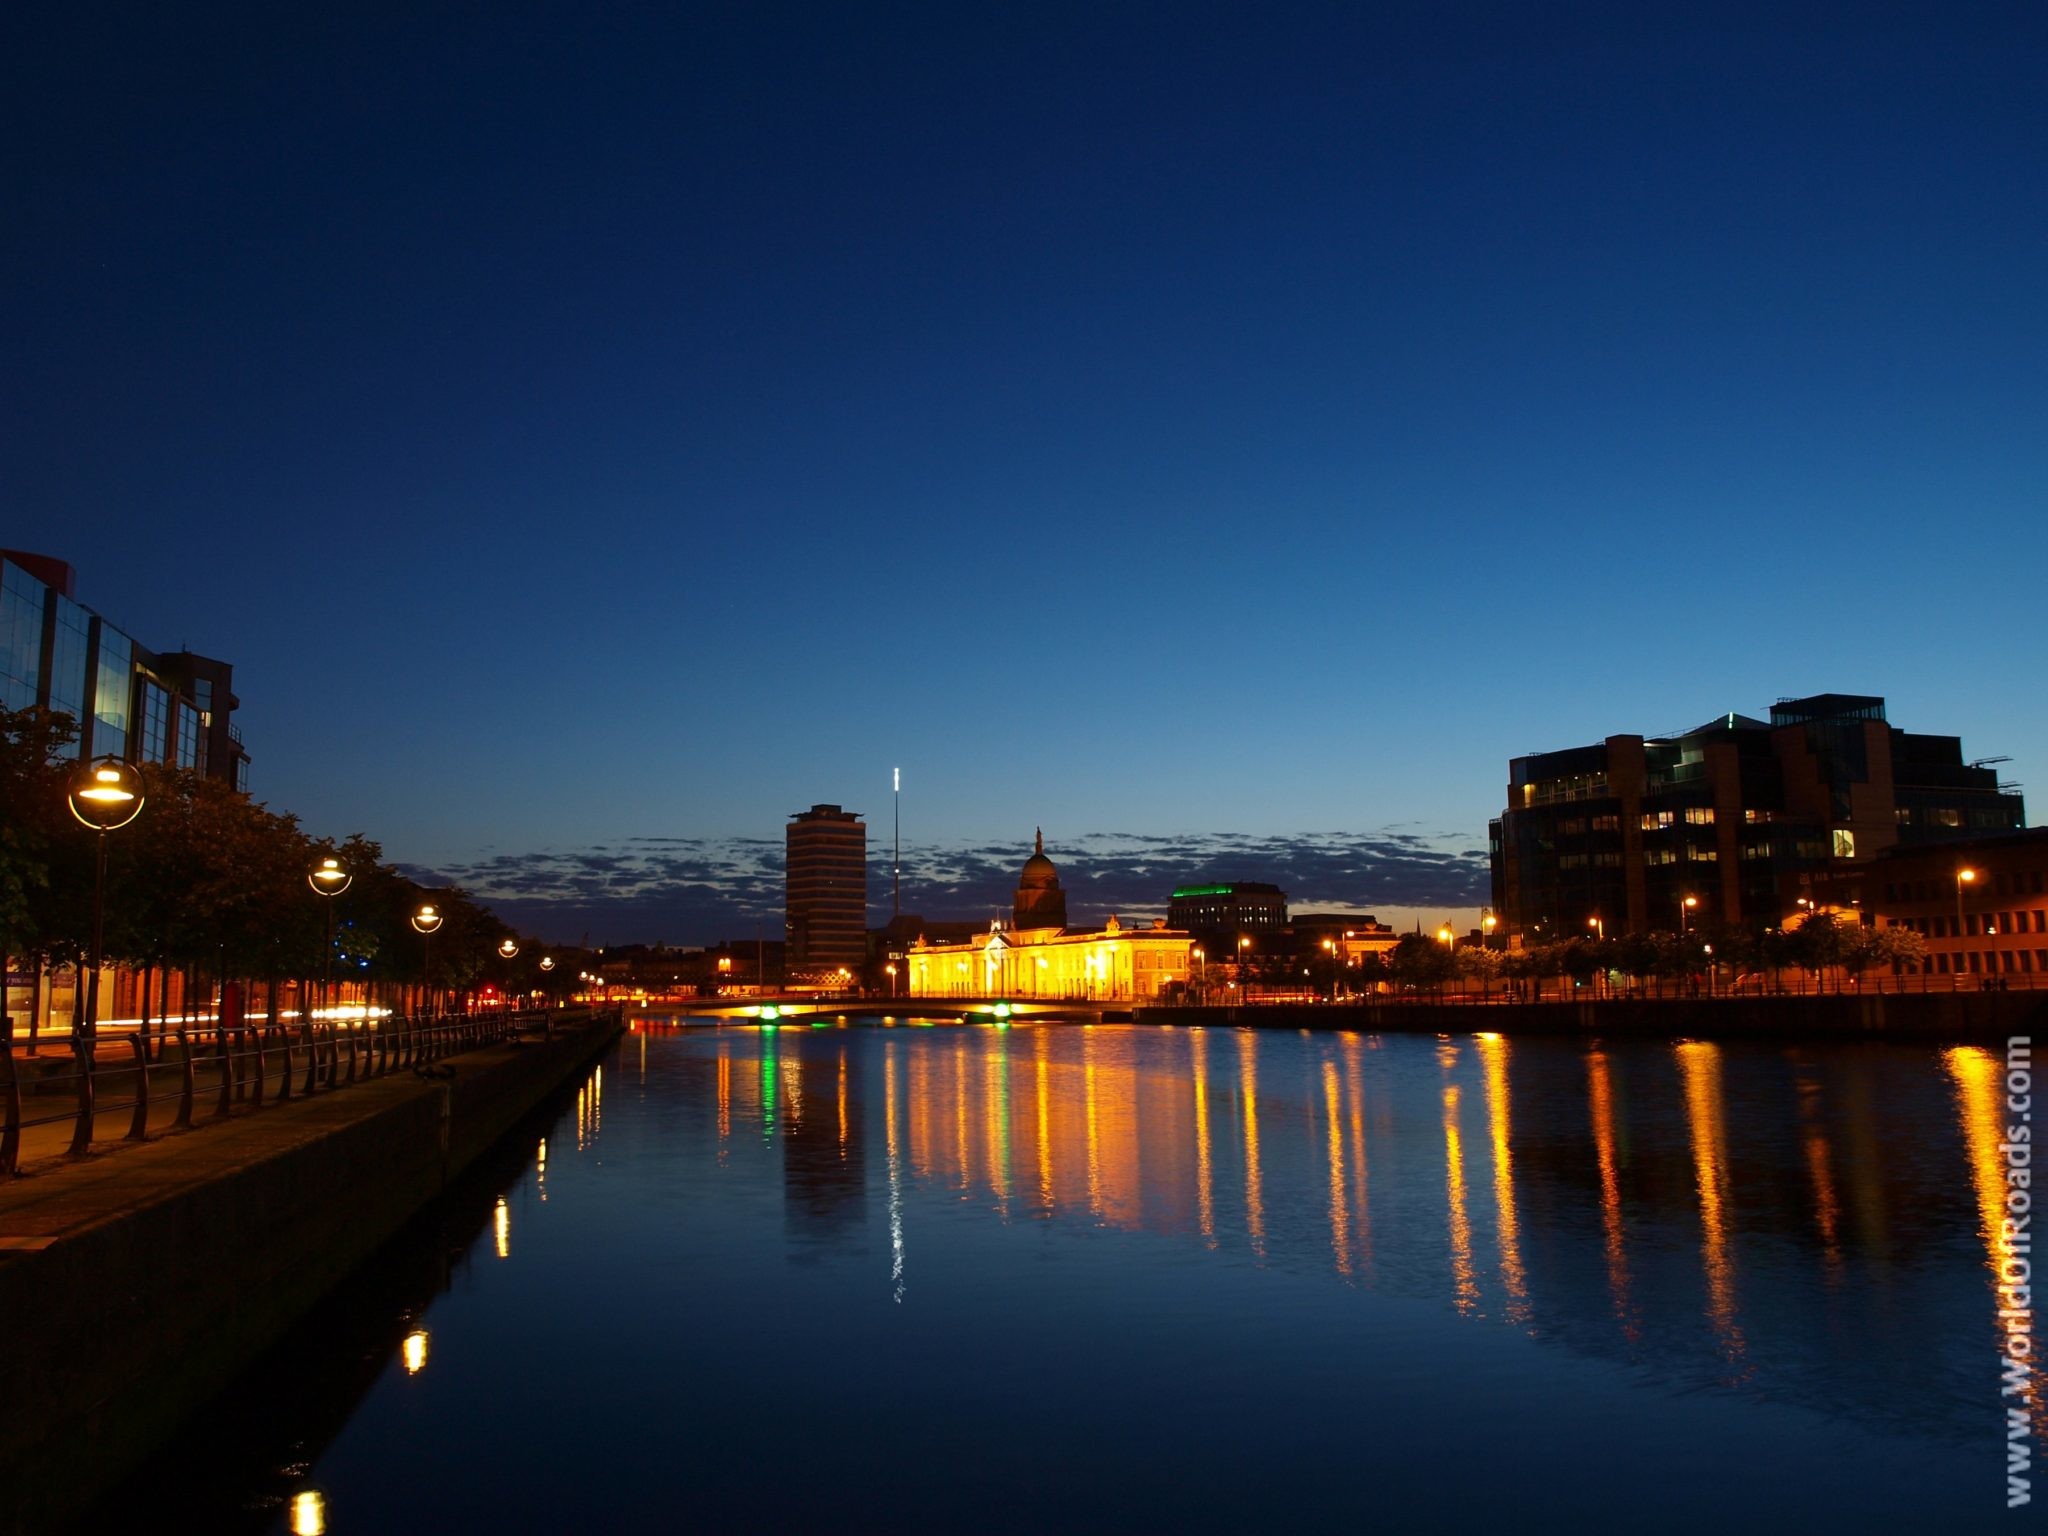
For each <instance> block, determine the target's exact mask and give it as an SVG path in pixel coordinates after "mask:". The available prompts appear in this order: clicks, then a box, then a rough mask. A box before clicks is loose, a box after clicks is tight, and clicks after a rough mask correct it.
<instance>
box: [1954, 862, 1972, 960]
mask: <svg viewBox="0 0 2048 1536" xmlns="http://www.w3.org/2000/svg"><path fill="white" fill-rule="evenodd" d="M1976 879H1977V871H1975V870H1974V869H1971V868H1969V867H1968V866H1963V867H1960V868H1958V869H1957V870H1956V982H1955V984H1956V987H1957V989H1958V990H1960V989H1961V987H1962V985H1963V887H1964V886H1966V885H1972V884H1974V883H1975V882H1976Z"/></svg>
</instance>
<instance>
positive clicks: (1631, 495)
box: [0, 3, 2048, 940]
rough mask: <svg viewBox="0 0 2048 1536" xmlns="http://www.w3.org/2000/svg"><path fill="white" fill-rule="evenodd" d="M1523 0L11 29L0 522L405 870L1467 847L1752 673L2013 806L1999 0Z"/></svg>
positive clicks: (146, 21) (1425, 902) (2047, 163)
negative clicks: (644, 858)
mask: <svg viewBox="0 0 2048 1536" xmlns="http://www.w3.org/2000/svg"><path fill="white" fill-rule="evenodd" d="M1552 10H1553V8H1551V7H1532V6H1527V5H1521V4H1517V5H1508V6H1499V7H1493V6H1476V5H1475V6H1459V5H1449V6H1446V5H1442V4H1426V5H1417V6H1413V7H1393V6H1376V7H1366V6H1350V5H1332V6H1294V7H1287V6H1281V7H1270V6H1266V7H1257V8H1254V7H1251V6H1244V7H1202V6H1191V5H1185V4H1181V5H1172V6H1165V5H1160V6H1150V7H1132V6H1116V5H1109V6H1103V5H1090V6H1085V7H1075V8H1071V9H1064V8H1056V7H1048V6H1043V5H1033V6H1021V7H1015V8H1007V9H991V8H986V7H980V6H963V5H931V6H890V7H875V6H855V7H826V6H822V5H818V6H797V7H777V6H772V5H760V4H735V5H728V6H717V7H711V6H694V7H665V6H647V7H632V8H612V7H603V6H591V5H584V6H574V7H571V6H563V7H523V6H506V5H490V6H472V7H463V8H450V9H447V10H444V11H442V12H440V13H439V14H438V15H437V16H435V17H431V18H426V19H422V18H421V17H420V16H417V15H410V14H407V12H406V10H403V9H401V10H397V11H393V12H392V13H390V14H387V15H383V16H381V17H380V16H376V15H374V14H372V13H371V11H370V9H369V8H367V7H346V8H341V9H340V10H338V11H337V12H335V13H334V14H332V15H323V14H314V13H312V12H311V10H310V9H309V8H304V7H264V8H250V9H248V10H246V11H230V10H226V9H222V8H218V7H201V8H198V10H197V11H193V10H187V9H185V8H179V7H149V8H144V7H132V8H124V9H122V10H118V11H117V10H110V9H105V8H95V7H90V6H77V7H66V8H56V7H52V8H48V10H47V11H46V13H45V14H44V15H42V16H41V17H38V18H33V19H30V20H26V21H24V20H23V19H21V18H19V17H16V18H14V19H13V20H11V21H10V22H9V23H8V24H7V31H6V34H5V38H4V47H0V53H4V54H5V56H6V63H5V64H4V65H0V69H4V70H5V71H6V78H5V80H4V82H0V83H4V85H5V87H6V88H5V90H4V92H0V113H4V119H0V129H4V134H0V144H4V148H0V155H4V157H5V159H4V167H5V174H4V188H0V190H4V194H5V201H4V217H0V242H4V244H0V250H4V268H0V290H4V291H0V303H4V306H5V310H4V315H5V318H4V325H5V330H4V342H5V357H6V359H7V365H6V367H5V368H4V369H0V407H4V411H5V422H6V427H5V430H4V432H0V544H12V545H17V546H25V547H28V548H32V549H40V550H45V551H48V552H51V553H54V554H58V555H61V556H64V557H66V558H69V559H70V560H72V561H73V562H74V563H75V564H76V565H77V566H78V567H79V569H80V581H81V593H80V595H81V597H82V598H83V599H84V600H85V601H87V602H88V603H90V604H92V605H93V606H95V607H96V608H98V609H100V610H101V611H102V612H104V613H106V614H107V615H108V616H109V617H111V618H113V619H114V620H116V621H117V622H119V623H121V624H122V625H124V626H125V627H127V628H128V629H130V630H131V631H132V632H133V633H134V634H136V635H137V637H138V638H140V639H142V640H143V641H144V642H145V643H148V644H153V645H157V646H159V647H171V646H176V645H177V644H179V643H181V642H189V643H190V644H191V645H192V646H193V647H194V648H195V649H199V650H202V651H206V652H209V653H212V654H216V655H220V656H224V657H227V658H229V659H230V660H232V661H234V662H235V664H236V668H237V677H238V680H239V683H240V692H241V694H242V697H243V700H244V706H245V707H244V710H243V712H242V716H241V718H242V720H243V723H244V728H245V731H246V733H247V736H248V740H249V744H250V748H251V751H252V752H253V754H254V758H255V765H254V786H255V788H256V790H257V792H258V793H259V795H260V796H262V797H263V798H265V799H267V800H268V801H269V802H270V803H271V804H273V805H274V806H277V807H279V808H281V809H290V810H294V811H296V812H298V813H299V814H300V815H301V816H302V817H303V818H304V819H305V820H306V822H307V824H308V825H309V826H310V827H311V828H313V829H314V830H315V831H318V832H333V833H344V832H348V831H352V830H362V831H365V832H368V833H370V834H371V835H373V836H377V837H380V838H381V839H382V840H383V841H384V843H385V845H386V847H387V850H388V851H389V852H390V853H391V854H392V855H393V856H394V857H397V858H400V859H403V860H406V861H409V862H412V863H416V864H420V865H426V866H433V867H436V868H441V869H456V868H464V869H471V870H475V869H479V868H483V867H486V866H487V865H488V861H490V860H493V859H508V858H509V859H512V860H514V861H518V860H522V859H524V858H525V857H526V856H527V855H529V854H536V853H548V854H550V855H551V856H552V858H553V859H554V860H556V861H560V860H563V859H568V860H572V861H573V860H575V859H577V858H578V857H580V856H581V854H582V853H583V851H584V850H586V849H588V848H590V847H593V846H601V847H603V848H605V849H608V850H610V849H618V848H621V847H624V846H625V844H624V843H623V840H624V839H626V838H629V837H633V836H658V837H678V838H686V839H705V840H708V842H709V843H712V844H719V845H721V846H723V840H726V839H732V838H746V837H766V838H769V839H772V840H774V841H775V842H778V843H779V839H780V828H781V825H782V821H783V818H784V816H785V815H786V814H787V813H788V812H790V811H793V810H796V809H799V808H800V807H802V806H805V805H808V804H809V803H811V802H812V801H816V800H831V801H840V802H843V803H845V804H848V805H850V806H853V807H855V808H857V809H860V810H864V811H866V812H868V813H869V816H870V822H871V827H872V828H873V829H874V831H875V832H876V834H877V841H885V840H886V837H887V825H888V782H889V769H890V768H891V767H892V766H894V765H896V764H899V763H900V764H901V765H902V766H903V768H904V770H905V785H906V793H905V802H904V803H905V807H906V830H907V833H908V835H909V836H910V839H911V841H912V842H913V843H914V844H920V845H923V846H925V847H927V848H947V849H960V848H979V847H982V846H984V845H987V844H998V845H1000V844H1003V843H1011V842H1013V843H1015V844H1016V845H1017V849H1018V855H1017V856H1018V858H1019V859H1021V857H1022V854H1023V852H1024V851H1025V845H1026V844H1027V843H1028V839H1029V837H1030V832H1031V828H1032V827H1033V826H1034V825H1036V824H1043V825H1044V826H1045V828H1046V831H1047V836H1048V840H1049V842H1050V843H1051V844H1052V846H1053V847H1054V849H1055V851H1056V852H1057V850H1059V849H1061V848H1063V847H1064V848H1068V849H1074V848H1079V847H1086V846H1087V844H1086V843H1085V842H1084V840H1083V839H1084V834H1090V833H1101V834H1111V835H1115V836H1145V835H1153V836H1159V837H1181V836H1197V835H1216V834H1229V835H1238V836H1244V837H1255V838H1270V837H1279V838H1295V839H1306V840H1307V844H1308V845H1313V844H1315V843H1316V842H1317V840H1318V839H1321V838H1322V836H1323V835H1324V834H1332V833H1339V832H1342V833H1350V834H1354V835H1355V836H1359V837H1363V836H1368V835H1373V836H1376V835H1378V834H1379V833H1380V832H1381V831H1382V830H1383V829H1388V828H1393V829H1396V830H1398V831H1400V832H1402V833H1406V834H1410V835H1420V836H1423V837H1426V838H1432V839H1434V838H1438V835H1439V834H1443V835H1445V836H1444V838H1443V839H1442V845H1443V846H1444V847H1446V848H1451V849H1469V848H1473V847H1478V846H1481V845H1483V839H1484V831H1485V822H1486V819H1487V817H1488V816H1489V814H1492V813H1494V812H1496V811H1497V810H1498V809H1499V806H1500V803H1501V797H1502V793H1503V788H1502V786H1503V785H1504V782H1505V776H1506V761H1507V759H1508V758H1509V757H1510V756H1511V755H1514V754H1516V753H1521V752H1527V751H1534V750H1544V749H1548V748H1554V747H1560V746H1568V745H1573V744H1577V743H1579V742H1581V741H1586V740H1591V739H1595V738H1597V737H1599V736H1601V735H1604V734H1606V733H1608V732H1612V731H1624V730H1639V731H1645V732H1657V731H1664V730H1676V729H1681V728H1684V727H1687V726H1691V725H1695V724H1698V723H1699V722H1701V721H1702V720H1704V719H1706V718H1708V717H1710V716H1712V715H1714V714H1716V713H1719V712H1723V711H1726V710H1730V709H1739V710H1744V711H1748V712H1752V713H1761V712H1763V710H1764V708H1765V707H1766V706H1767V705H1768V704H1769V703H1770V702H1771V700H1772V699H1774V698H1776V697H1778V696H1780V695H1785V694H1798V693H1806V692H1813V691H1818V690H1822V689H1838V690H1843V691H1858V692H1876V693H1882V694H1885V695H1886V696H1887V697H1888V698H1889V699H1890V701H1891V704H1892V712H1893V718H1894V720H1896V721H1898V722H1901V723H1903V724H1905V725H1907V726H1908V727H1909V728H1913V729H1922V730H1932V731H1940V732H1950V733H1957V734H1961V735H1962V736H1963V737H1964V740H1965V746H1966V749H1967V750H1969V751H1970V752H1971V753H1972V754H1973V755H1988V754H1992V753H2002V754H2010V755H2011V756H2012V757H2013V758H2014V759H2015V762H2014V763H2013V764H2012V765H2011V766H2010V767H2009V768H2008V769H2007V770H2006V771H2007V772H2008V773H2009V774H2011V775H2012V776H2014V777H2017V778H2020V779H2023V780H2028V781H2029V784H2028V787H2029V788H2030V789H2032V790H2034V791H2035V798H2036V800H2037V801H2038V800H2039V799H2040V797H2041V796H2042V795H2048V777H2043V774H2042V768H2043V766H2044V765H2048V711H2044V709H2043V707H2042V703H2041V695H2042V686H2041V666H2040V645H2039V635H2038V629H2039V617H2040V612H2041V582H2042V570H2043V563H2044V562H2043V557H2044V555H2048V518H2044V516H2043V511H2044V508H2043V489H2044V484H2048V384H2044V371H2043V367H2042V359H2043V358H2044V357H2048V240H2044V236H2048V108H2044V106H2043V104H2042V98H2041V81H2042V80H2043V79H2044V78H2048V12H2044V11H2043V10H2042V9H2041V7H2040V6H2039V5H2037V4H2033V3H2014V4H2002V5H1982V6H1957V5H1952V4H1945V5H1930V6H1924V7H1911V6H1884V5H1870V4H1853V5H1843V6H1839V7H1816V6H1802V7H1797V8H1785V7H1757V8H1754V9H1750V8H1744V7H1738V6H1709V7H1685V8H1679V7H1644V6H1640V5H1625V6H1616V7H1613V8H1606V7H1600V8H1591V7H1579V8H1565V11H1566V13H1565V14H1550V12H1551V11H1552ZM1788 10H1789V11H1792V12H1795V14H1791V15H1787V14H1785V13H1786V12H1787V11H1788ZM2032 814H2033V816H2034V818H2036V819H2037V818H2038V811H2036V812H2034V813H2032ZM1069 862H1070V863H1071V860H1070V861H1069ZM1236 872H1238V873H1241V874H1245V875H1256V874H1257V873H1259V872H1258V871H1256V870H1248V869H1247V870H1239V871H1236ZM699 883H700V884H701V882H699ZM1337 883H1338V884H1341V883H1342V882H1341V881H1339V882H1337ZM1396 883H1398V882H1396ZM655 886H656V889H654V890H652V891H649V890H643V889H639V888H638V887H636V888H635V892H634V896H633V900H634V902H636V903H638V904H639V905H638V906H637V907H634V908H633V909H632V911H633V914H634V915H632V916H630V917H628V916H626V915H622V916H621V917H620V919H619V921H618V923H617V924H616V925H613V926H614V927H615V928H616V930H617V931H616V932H614V934H613V936H614V937H618V938H627V937H655V936H657V934H659V936H662V937H666V938H669V939H671V940H676V939H701V938H710V937H717V936H718V933H717V931H713V930H717V929H718V928H719V926H720V922H721V921H722V917H721V916H720V915H719V914H717V913H716V912H715V911H710V912H707V909H706V902H707V901H710V902H713V905H714V907H715V901H714V897H715V887H716V882H715V881H713V882H712V883H711V885H710V886H708V887H706V888H705V889H704V890H698V891H696V893H695V894H694V895H691V896H689V897H688V898H687V899H685V898H684V896H683V895H681V894H679V893H678V891H676V890H669V891H668V892H667V894H666V895H665V896H664V895H663V894H662V890H661V889H660V887H661V881H660V880H657V881H656V882H655ZM533 889H535V890H539V889H540V887H538V886H536V887H534V888H533ZM976 889H978V887H977V888H976ZM706 891H710V892H711V894H710V895H707V894H706ZM585 894H587V893H585ZM995 894H996V895H998V896H1000V894H1001V893H1000V891H997V892H996V893H995ZM1299 894H1300V895H1302V896H1304V897H1306V898H1309V899H1310V901H1311V904H1314V903H1330V904H1334V903H1335V902H1338V901H1342V900H1351V899H1355V900H1357V901H1358V902H1359V903H1361V904H1375V903H1377V904H1381V905H1387V904H1392V905H1400V904H1401V903H1402V902H1404V901H1406V902H1410V903H1412V904H1414V905H1418V906H1429V905H1431V904H1438V905H1444V906H1453V905H1458V904H1460V902H1461V900H1462V899H1463V898H1466V897H1469V899H1470V901H1471V902H1473V903H1475V904H1476V902H1477V901H1478V900H1479V899H1481V894H1482V893H1481V892H1480V890H1479V888H1478V887H1477V886H1476V885H1471V884H1469V883H1468V884H1467V885H1466V886H1465V887H1461V888H1460V889H1456V890H1440V889H1436V888H1433V887H1432V888H1429V889H1424V888H1423V887H1422V886H1420V885H1418V886H1417V887H1416V888H1414V889H1412V890H1409V889H1403V890H1398V891H1397V890H1395V889H1392V888H1386V889H1382V890H1378V891H1369V890H1367V891H1354V890H1351V889H1349V888H1346V889H1331V890H1320V889H1318V890H1314V891H1303V892H1300V893H1299ZM878 897H879V899H880V900H883V901H886V899H887V896H886V890H884V891H882V892H880V893H878ZM534 899H535V900H538V901H540V903H541V906H542V907H544V906H545V897H544V893H543V894H542V895H540V896H537V897H535V898H534ZM664 903H665V904H664ZM935 904H943V903H934V902H931V901H927V902H925V903H923V905H925V906H927V907H930V906H933V905H935ZM534 910H536V911H538V910H540V908H535V909H534ZM579 910H580V911H581V913H582V916H581V917H579V919H578V921H579V922H583V921H585V920H587V919H588V917H589V904H588V902H587V901H585V902H581V903H580V906H579ZM621 910H622V914H623V913H624V912H625V910H626V909H623V908H622V909H621ZM599 922H600V925H602V923H603V919H602V916H601V915H600V918H599ZM749 923H751V919H749ZM599 931H600V932H602V931H605V930H604V928H603V926H600V929H599Z"/></svg>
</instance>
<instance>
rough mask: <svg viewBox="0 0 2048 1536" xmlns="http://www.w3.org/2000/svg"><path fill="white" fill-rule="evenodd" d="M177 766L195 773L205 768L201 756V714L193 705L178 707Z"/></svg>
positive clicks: (183, 704)
mask: <svg viewBox="0 0 2048 1536" xmlns="http://www.w3.org/2000/svg"><path fill="white" fill-rule="evenodd" d="M177 764H178V766H179V767H180V768H190V769H192V770H194V771H195V772H197V771H200V770H201V769H203V768H204V767H205V764H204V763H202V762H201V761H200V756H199V714H198V711H196V710H195V709H193V708H192V706H191V705H189V704H185V703H180V704H179V705H178V755H177Z"/></svg>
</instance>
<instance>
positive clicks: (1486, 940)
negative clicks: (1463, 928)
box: [1479, 907, 1500, 949]
mask: <svg viewBox="0 0 2048 1536" xmlns="http://www.w3.org/2000/svg"><path fill="white" fill-rule="evenodd" d="M1499 926H1500V919H1499V918H1497V917H1495V916H1494V915H1493V908H1491V907H1488V908H1486V909H1485V910H1484V911H1483V912H1481V913H1480V914H1479V932H1480V940H1479V943H1480V946H1481V947H1482V948H1485V949H1491V948H1493V930H1494V929H1496V928H1498V927H1499Z"/></svg>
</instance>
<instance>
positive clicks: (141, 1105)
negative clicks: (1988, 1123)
mask: <svg viewBox="0 0 2048 1536" xmlns="http://www.w3.org/2000/svg"><path fill="white" fill-rule="evenodd" d="M128 1042H129V1044H131V1045H133V1046H134V1047H135V1118H134V1119H133V1120H131V1121H130V1122H129V1123H128V1139H129V1140H130V1141H141V1140H142V1139H143V1138H144V1137H146V1136H148V1135H149V1046H148V1044H147V1043H146V1042H145V1041H144V1040H143V1038H142V1031H141V1030H139V1029H138V1030H136V1031H135V1033H134V1034H132V1035H130V1036H129V1037H128Z"/></svg>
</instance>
